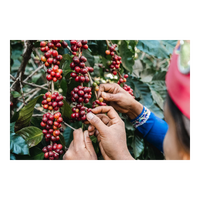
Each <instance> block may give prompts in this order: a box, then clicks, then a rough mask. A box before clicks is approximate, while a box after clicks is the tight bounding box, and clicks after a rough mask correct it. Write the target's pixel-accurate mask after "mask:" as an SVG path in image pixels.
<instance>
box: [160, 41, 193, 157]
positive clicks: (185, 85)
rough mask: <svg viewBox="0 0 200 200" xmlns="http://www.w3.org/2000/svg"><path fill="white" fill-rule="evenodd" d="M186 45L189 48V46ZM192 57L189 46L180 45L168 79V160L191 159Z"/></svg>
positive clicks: (165, 151)
mask: <svg viewBox="0 0 200 200" xmlns="http://www.w3.org/2000/svg"><path fill="white" fill-rule="evenodd" d="M185 44H186V45H188V43H187V42H185ZM188 53H189V52H188V46H183V47H182V48H181V47H180V45H177V47H176V48H175V51H174V53H173V55H172V58H171V62H170V66H169V70H168V73H167V75H166V86H167V91H168V94H167V98H166V101H165V105H164V116H165V120H166V122H167V123H168V125H169V129H168V131H167V134H166V136H165V139H164V143H163V149H164V155H165V158H166V159H175V160H182V159H190V72H189V69H188V68H189V56H188ZM181 56H182V58H181ZM183 56H184V57H183ZM186 57H187V59H186ZM184 67H185V68H184ZM181 68H182V69H181Z"/></svg>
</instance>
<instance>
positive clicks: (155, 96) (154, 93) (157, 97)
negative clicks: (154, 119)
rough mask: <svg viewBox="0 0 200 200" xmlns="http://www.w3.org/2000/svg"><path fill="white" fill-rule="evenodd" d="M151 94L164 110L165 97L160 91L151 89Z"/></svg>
mask: <svg viewBox="0 0 200 200" xmlns="http://www.w3.org/2000/svg"><path fill="white" fill-rule="evenodd" d="M151 94H152V97H153V99H154V100H155V102H156V103H157V104H158V105H159V107H160V108H161V109H162V110H163V105H164V100H163V98H162V97H161V96H160V94H159V93H158V92H156V91H155V90H153V89H151Z"/></svg>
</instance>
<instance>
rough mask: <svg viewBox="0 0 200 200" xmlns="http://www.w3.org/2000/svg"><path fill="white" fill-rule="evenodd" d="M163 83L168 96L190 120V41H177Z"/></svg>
mask: <svg viewBox="0 0 200 200" xmlns="http://www.w3.org/2000/svg"><path fill="white" fill-rule="evenodd" d="M165 81H166V86H167V91H168V94H169V96H170V97H171V99H172V100H173V102H174V103H175V104H176V106H177V107H178V108H179V110H180V111H181V112H182V113H183V114H184V115H185V116H186V117H187V118H188V119H190V41H188V40H184V41H183V40H181V41H178V43H177V45H176V47H175V49H174V52H173V54H172V57H171V60H170V65H169V69H168V72H167V74H166V79H165Z"/></svg>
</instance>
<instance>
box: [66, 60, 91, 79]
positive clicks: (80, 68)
mask: <svg viewBox="0 0 200 200" xmlns="http://www.w3.org/2000/svg"><path fill="white" fill-rule="evenodd" d="M86 61H87V58H86V57H85V56H81V57H80V58H79V57H78V56H74V57H73V62H72V63H70V67H71V69H72V70H74V72H72V73H71V74H70V76H71V77H73V78H75V81H76V82H81V83H83V82H86V83H88V82H89V81H90V79H89V77H88V75H87V73H88V72H93V71H94V69H93V68H92V67H86V66H85V62H86Z"/></svg>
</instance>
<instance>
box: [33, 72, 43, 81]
mask: <svg viewBox="0 0 200 200" xmlns="http://www.w3.org/2000/svg"><path fill="white" fill-rule="evenodd" d="M41 76H42V73H38V74H35V75H34V76H32V78H31V79H32V82H33V83H36V82H37V81H38V79H39V78H40V77H41Z"/></svg>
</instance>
